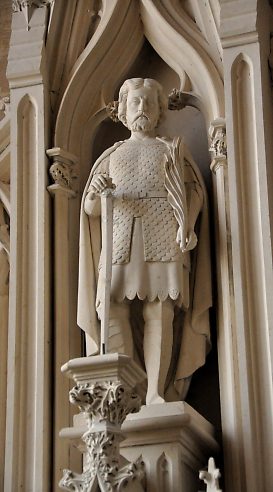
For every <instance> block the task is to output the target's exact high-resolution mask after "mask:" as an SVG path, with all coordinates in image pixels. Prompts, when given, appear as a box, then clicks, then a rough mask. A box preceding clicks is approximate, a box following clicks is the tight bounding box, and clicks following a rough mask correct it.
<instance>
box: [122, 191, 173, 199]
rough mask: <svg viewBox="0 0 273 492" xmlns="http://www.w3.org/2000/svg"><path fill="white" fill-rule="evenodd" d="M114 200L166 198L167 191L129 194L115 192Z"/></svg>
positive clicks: (133, 192)
mask: <svg viewBox="0 0 273 492" xmlns="http://www.w3.org/2000/svg"><path fill="white" fill-rule="evenodd" d="M113 195H114V198H119V199H121V200H141V199H143V198H167V196H168V193H167V191H164V190H163V191H147V192H145V191H132V192H130V193H119V192H118V191H116V192H115V193H114V194H113Z"/></svg>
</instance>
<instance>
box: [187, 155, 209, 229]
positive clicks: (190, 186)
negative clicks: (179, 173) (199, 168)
mask: <svg viewBox="0 0 273 492" xmlns="http://www.w3.org/2000/svg"><path fill="white" fill-rule="evenodd" d="M184 169H185V170H184V179H185V188H186V195H187V204H188V231H189V232H190V231H194V227H195V223H196V221H197V218H198V215H199V213H200V211H201V210H202V207H203V204H204V193H203V188H202V186H201V184H200V181H199V179H198V177H197V175H196V174H195V172H194V170H193V168H192V166H191V164H190V163H189V161H188V160H187V159H185V168H184Z"/></svg>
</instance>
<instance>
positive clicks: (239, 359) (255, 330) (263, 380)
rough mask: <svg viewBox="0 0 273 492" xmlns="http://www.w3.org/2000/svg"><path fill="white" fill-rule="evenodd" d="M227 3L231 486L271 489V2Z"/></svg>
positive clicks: (225, 401) (226, 425)
mask: <svg viewBox="0 0 273 492" xmlns="http://www.w3.org/2000/svg"><path fill="white" fill-rule="evenodd" d="M221 3H222V5H221V12H220V35H221V43H222V47H223V67H224V83H225V107H226V133H227V147H228V188H226V189H225V193H226V196H227V198H228V201H229V204H230V212H229V218H230V241H229V245H228V246H229V254H230V255H231V262H232V263H231V264H232V276H231V277H230V280H231V281H232V282H231V283H230V287H229V288H228V292H230V299H231V305H232V319H231V320H230V321H231V325H230V326H231V327H230V330H229V332H227V333H226V334H222V336H225V337H226V339H227V338H228V337H229V341H228V342H227V343H228V344H229V346H230V348H231V350H232V352H231V356H230V357H227V358H225V359H223V360H222V362H221V364H222V368H223V370H222V374H224V372H225V373H226V376H225V378H224V381H227V380H230V384H228V385H225V384H223V382H224V381H222V382H220V387H221V406H222V417H223V442H224V448H225V477H226V488H227V489H232V490H234V491H235V492H239V491H248V492H252V491H253V492H254V491H257V490H263V491H264V492H269V491H271V490H272V487H273V468H272V456H273V418H272V417H273V410H272V409H273V388H272V363H273V343H272V340H273V339H272V333H273V324H272V323H273V303H272V291H273V268H272V217H273V214H272V204H273V199H272V198H273V197H272V137H271V132H272V123H273V122H272V93H271V86H270V73H269V69H268V57H269V54H270V31H271V30H272V9H271V7H270V5H269V2H267V1H261V2H260V1H257V0H240V1H238V2H233V1H229V0H228V1H221ZM216 172H217V173H218V172H219V171H216ZM222 172H223V171H222ZM229 218H228V219H229ZM225 295H226V293H225ZM220 358H221V356H220ZM224 364H226V366H225V367H224ZM220 379H221V376H220ZM232 384H233V388H232ZM253 463H255V466H253ZM265 470H266V472H265Z"/></svg>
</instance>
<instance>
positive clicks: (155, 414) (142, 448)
mask: <svg viewBox="0 0 273 492" xmlns="http://www.w3.org/2000/svg"><path fill="white" fill-rule="evenodd" d="M122 430H123V432H124V434H125V435H126V440H124V441H123V442H122V443H121V453H122V454H123V456H124V457H125V458H126V459H128V460H130V461H132V460H135V459H136V458H137V457H139V456H140V455H141V456H142V459H143V462H144V464H145V470H146V488H145V490H146V491H147V492H197V490H198V485H199V478H198V475H199V473H198V472H199V470H200V468H202V467H204V465H206V463H207V459H208V457H209V456H210V455H211V454H213V455H214V454H215V453H216V452H217V450H218V444H217V442H216V440H215V439H214V437H213V435H214V429H213V426H212V425H211V424H210V423H209V422H208V421H207V420H206V419H204V418H203V417H202V416H201V415H200V414H199V413H197V412H196V411H195V410H194V409H193V408H192V407H191V406H190V405H188V404H187V403H185V402H173V403H163V404H158V405H149V406H143V407H142V408H141V410H140V412H138V413H137V414H135V415H133V414H130V415H128V416H127V418H126V421H125V422H124V424H123V427H122Z"/></svg>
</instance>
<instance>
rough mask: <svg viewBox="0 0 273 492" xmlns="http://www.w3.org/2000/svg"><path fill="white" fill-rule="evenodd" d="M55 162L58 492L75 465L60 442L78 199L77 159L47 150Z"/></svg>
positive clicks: (67, 410) (65, 415)
mask: <svg viewBox="0 0 273 492" xmlns="http://www.w3.org/2000/svg"><path fill="white" fill-rule="evenodd" d="M46 153H47V155H48V156H49V157H50V159H52V160H53V163H52V164H51V166H50V169H49V173H50V175H51V178H52V180H53V183H54V184H51V185H50V186H48V191H49V192H50V194H51V195H52V197H53V198H54V204H53V207H54V329H53V340H54V353H55V357H54V382H55V383H54V409H53V415H54V430H53V432H54V434H53V449H54V460H53V461H54V469H53V483H54V490H56V491H57V490H58V483H59V481H60V478H61V475H62V470H63V468H66V467H68V466H72V465H71V461H72V463H73V459H72V457H71V453H70V449H69V446H68V443H67V441H65V440H61V439H59V437H58V436H59V431H60V429H61V428H62V427H66V426H69V425H70V423H71V418H72V415H71V407H70V406H69V405H64V402H65V401H66V399H67V394H68V392H69V381H68V380H67V379H65V380H64V378H63V377H62V376H61V375H60V367H61V366H62V365H63V364H64V363H65V362H66V361H67V360H69V359H70V358H71V357H72V356H73V351H74V350H75V349H76V347H74V349H72V348H71V345H72V343H71V341H73V335H72V333H71V329H70V328H71V327H70V325H71V323H70V295H71V294H70V274H69V270H70V264H71V260H72V258H71V257H70V256H71V251H70V248H69V239H68V238H69V201H70V199H71V198H74V197H75V196H76V191H75V190H74V183H75V178H76V171H75V168H76V164H77V158H76V157H75V156H74V155H71V154H69V153H68V152H65V151H64V150H63V149H60V148H52V149H48V150H47V152H46Z"/></svg>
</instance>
